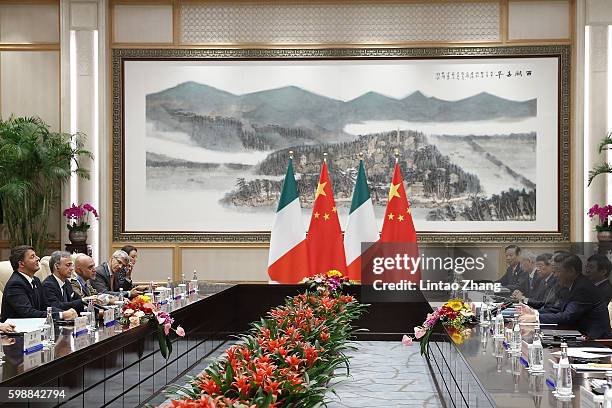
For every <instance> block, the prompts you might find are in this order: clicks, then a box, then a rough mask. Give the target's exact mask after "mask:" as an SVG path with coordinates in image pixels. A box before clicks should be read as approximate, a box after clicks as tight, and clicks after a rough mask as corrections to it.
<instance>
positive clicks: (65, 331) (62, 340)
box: [0, 285, 232, 384]
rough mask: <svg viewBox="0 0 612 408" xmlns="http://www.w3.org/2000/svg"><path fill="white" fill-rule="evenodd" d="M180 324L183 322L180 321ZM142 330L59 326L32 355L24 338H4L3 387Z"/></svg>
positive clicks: (203, 292) (197, 297)
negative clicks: (78, 329) (77, 332)
mask: <svg viewBox="0 0 612 408" xmlns="http://www.w3.org/2000/svg"><path fill="white" fill-rule="evenodd" d="M231 286H232V285H212V286H211V285H208V286H201V288H200V291H199V292H198V293H197V294H191V295H189V296H188V297H186V298H183V299H177V300H175V301H174V302H172V303H170V304H166V305H164V306H162V307H161V310H163V311H166V312H169V313H170V314H174V313H175V312H178V311H180V310H182V309H185V308H187V307H188V306H190V305H193V304H195V303H197V302H199V301H201V300H203V299H206V298H208V297H209V296H211V295H213V294H215V293H219V292H221V291H223V290H225V289H227V288H229V287H231ZM179 323H180V322H179ZM137 329H139V327H138V326H136V327H131V328H130V327H127V326H122V325H120V324H119V323H118V322H116V324H115V325H113V326H110V327H104V326H103V325H102V324H101V323H100V322H99V321H98V328H97V329H96V330H95V331H89V332H87V333H83V334H80V335H79V336H74V334H73V331H74V330H73V326H57V325H56V326H55V344H54V345H53V346H51V347H50V348H48V349H43V350H39V351H36V352H33V353H30V354H24V353H23V351H22V350H23V336H21V335H17V336H2V339H1V341H2V350H3V352H4V363H3V364H2V365H1V366H0V384H7V383H9V382H10V381H11V380H14V379H17V377H20V376H23V375H24V374H27V373H28V372H30V371H32V370H34V369H37V368H39V369H43V368H44V367H45V365H48V364H49V363H55V362H61V360H62V359H66V358H68V357H70V356H71V355H75V354H76V353H78V352H80V351H89V350H85V349H87V348H93V347H94V346H96V345H103V344H104V342H107V341H108V340H110V339H113V338H116V337H117V336H120V335H123V336H129V335H130V332H133V331H135V330H137Z"/></svg>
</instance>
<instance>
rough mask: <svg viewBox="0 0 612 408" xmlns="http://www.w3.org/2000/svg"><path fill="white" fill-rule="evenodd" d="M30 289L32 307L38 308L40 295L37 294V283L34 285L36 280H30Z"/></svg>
mask: <svg viewBox="0 0 612 408" xmlns="http://www.w3.org/2000/svg"><path fill="white" fill-rule="evenodd" d="M32 290H33V291H34V307H35V308H36V309H38V310H40V297H39V296H38V285H36V281H32Z"/></svg>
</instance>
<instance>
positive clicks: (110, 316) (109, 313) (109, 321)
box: [103, 309, 115, 327]
mask: <svg viewBox="0 0 612 408" xmlns="http://www.w3.org/2000/svg"><path fill="white" fill-rule="evenodd" d="M103 321H104V326H105V327H109V326H112V325H114V324H115V311H114V310H113V309H107V310H105V311H104V314H103Z"/></svg>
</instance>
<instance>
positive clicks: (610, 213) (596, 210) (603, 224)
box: [587, 204, 612, 241]
mask: <svg viewBox="0 0 612 408" xmlns="http://www.w3.org/2000/svg"><path fill="white" fill-rule="evenodd" d="M587 214H588V215H589V218H591V219H594V218H596V217H597V221H599V222H598V224H597V225H595V231H597V240H599V241H612V225H611V224H610V218H611V217H612V205H605V206H603V207H600V206H599V204H595V205H594V206H592V207H591V208H590V209H589V211H588V212H587Z"/></svg>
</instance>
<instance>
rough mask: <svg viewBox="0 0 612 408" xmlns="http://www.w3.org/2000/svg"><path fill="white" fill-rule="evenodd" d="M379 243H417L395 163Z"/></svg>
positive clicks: (399, 174)
mask: <svg viewBox="0 0 612 408" xmlns="http://www.w3.org/2000/svg"><path fill="white" fill-rule="evenodd" d="M380 241H381V242H417V239H416V230H415V229H414V223H413V222H412V214H411V213H410V205H409V204H408V197H406V191H405V190H404V183H403V181H402V173H401V172H400V168H399V164H398V163H397V162H395V170H394V171H393V180H391V187H389V200H388V201H387V210H386V211H385V219H384V221H383V227H382V232H381V234H380Z"/></svg>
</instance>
